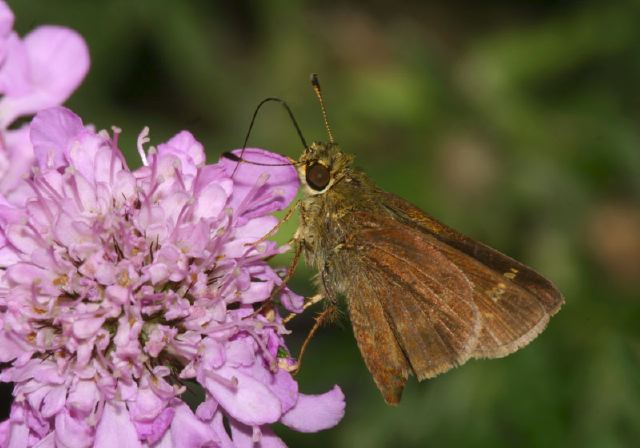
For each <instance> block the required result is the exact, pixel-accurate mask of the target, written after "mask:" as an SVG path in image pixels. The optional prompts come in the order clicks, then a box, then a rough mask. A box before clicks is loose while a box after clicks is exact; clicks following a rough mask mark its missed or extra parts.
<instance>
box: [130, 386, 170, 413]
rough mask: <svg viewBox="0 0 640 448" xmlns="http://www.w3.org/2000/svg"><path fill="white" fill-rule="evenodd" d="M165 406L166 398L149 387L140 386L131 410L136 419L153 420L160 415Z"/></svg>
mask: <svg viewBox="0 0 640 448" xmlns="http://www.w3.org/2000/svg"><path fill="white" fill-rule="evenodd" d="M165 407H166V401H165V400H162V399H161V398H160V397H158V395H157V394H155V393H154V392H153V391H152V390H151V389H149V388H148V387H140V388H138V394H137V396H136V400H135V402H134V403H133V404H132V405H130V407H129V408H130V411H129V412H130V414H131V417H132V418H134V419H135V420H152V419H154V418H156V417H157V416H158V415H160V413H161V412H162V411H163V410H164V409H165Z"/></svg>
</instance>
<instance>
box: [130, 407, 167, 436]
mask: <svg viewBox="0 0 640 448" xmlns="http://www.w3.org/2000/svg"><path fill="white" fill-rule="evenodd" d="M174 415H175V409H173V408H165V409H164V410H163V411H162V412H161V413H160V415H158V416H157V417H154V418H153V419H152V420H150V421H135V420H134V422H133V423H134V425H135V427H136V430H137V431H138V437H139V438H140V439H141V440H145V441H147V442H148V443H150V444H153V443H156V442H157V441H158V440H160V439H162V438H163V437H164V436H165V435H166V434H167V428H169V425H171V422H172V421H173V417H174Z"/></svg>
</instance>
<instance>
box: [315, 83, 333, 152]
mask: <svg viewBox="0 0 640 448" xmlns="http://www.w3.org/2000/svg"><path fill="white" fill-rule="evenodd" d="M311 86H313V91H314V92H315V94H316V97H317V98H318V101H319V102H320V109H321V110H322V119H323V120H324V127H325V129H326V130H327V134H328V135H329V143H335V140H334V139H333V133H332V132H331V126H329V119H328V118H327V109H326V108H325V107H324V100H323V99H322V90H321V89H320V80H319V79H318V75H317V74H315V73H313V74H312V75H311Z"/></svg>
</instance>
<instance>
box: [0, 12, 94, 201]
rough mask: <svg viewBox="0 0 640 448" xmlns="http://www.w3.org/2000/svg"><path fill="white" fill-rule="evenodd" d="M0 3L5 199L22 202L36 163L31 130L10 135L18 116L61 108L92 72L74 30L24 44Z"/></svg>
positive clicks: (0, 172)
mask: <svg viewBox="0 0 640 448" xmlns="http://www.w3.org/2000/svg"><path fill="white" fill-rule="evenodd" d="M13 20H14V17H13V13H12V12H11V10H10V9H9V7H8V6H7V4H6V3H5V2H4V1H1V0H0V95H2V98H1V99H0V194H2V195H4V196H5V197H6V198H7V199H9V200H11V201H12V202H16V201H21V200H22V198H23V193H24V184H23V183H21V179H22V177H23V176H24V175H25V174H28V173H29V172H30V169H31V167H32V165H33V162H34V156H33V148H32V146H31V142H30V140H29V125H28V124H26V125H24V126H22V127H21V128H19V129H16V130H9V129H8V128H9V125H11V123H12V122H13V121H14V120H15V119H16V118H18V117H20V116H24V115H31V114H34V113H36V112H37V111H39V110H43V109H46V108H49V107H52V106H56V105H59V104H62V103H63V102H64V101H66V99H67V98H69V96H70V95H71V93H72V92H73V91H74V90H75V89H76V88H77V87H78V86H79V85H80V82H82V80H83V79H84V77H85V75H86V73H87V70H88V69H89V52H88V50H87V46H86V44H85V42H84V40H83V39H82V37H80V35H78V34H77V33H76V32H75V31H73V30H70V29H68V28H63V27H58V26H41V27H38V28H36V29H35V30H33V31H32V32H30V33H29V34H27V35H26V36H25V38H24V39H20V37H19V36H18V35H17V34H16V33H15V32H14V31H13Z"/></svg>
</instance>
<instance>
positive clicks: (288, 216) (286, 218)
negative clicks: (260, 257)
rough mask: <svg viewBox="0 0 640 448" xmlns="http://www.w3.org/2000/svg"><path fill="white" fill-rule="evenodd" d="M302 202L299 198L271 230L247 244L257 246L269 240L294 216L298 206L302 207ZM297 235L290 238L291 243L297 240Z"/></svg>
mask: <svg viewBox="0 0 640 448" xmlns="http://www.w3.org/2000/svg"><path fill="white" fill-rule="evenodd" d="M300 204H301V201H300V200H297V201H296V202H295V204H293V205H292V206H291V208H290V209H289V210H288V211H287V213H286V214H285V215H284V216H283V217H282V219H281V220H280V221H278V224H276V225H275V226H273V228H272V229H271V230H269V231H268V232H267V233H265V234H264V235H263V236H262V238H260V239H259V240H257V241H254V242H253V243H247V244H246V245H247V246H257V245H258V244H260V243H264V242H265V241H266V240H268V239H269V238H271V237H272V236H273V235H275V234H276V233H278V230H280V227H282V225H283V224H284V223H286V222H287V221H289V219H291V217H292V216H293V214H294V213H295V211H296V210H298V208H300ZM295 238H296V236H295V235H294V236H293V238H291V239H290V240H289V243H291V242H293V241H294V240H295Z"/></svg>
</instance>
